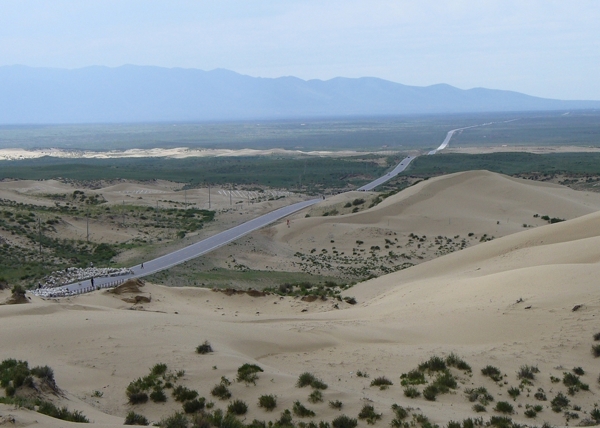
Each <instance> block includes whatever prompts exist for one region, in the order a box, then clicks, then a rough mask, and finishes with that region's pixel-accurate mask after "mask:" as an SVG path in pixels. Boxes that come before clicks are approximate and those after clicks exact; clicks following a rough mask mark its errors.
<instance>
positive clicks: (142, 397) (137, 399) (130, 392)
mask: <svg viewBox="0 0 600 428" xmlns="http://www.w3.org/2000/svg"><path fill="white" fill-rule="evenodd" d="M140 380H141V379H138V380H137V381H133V382H131V383H130V384H129V385H128V386H127V389H126V390H125V394H126V395H127V398H128V399H129V404H142V403H145V402H147V401H148V394H147V393H146V392H145V391H144V389H142V385H141V382H140Z"/></svg>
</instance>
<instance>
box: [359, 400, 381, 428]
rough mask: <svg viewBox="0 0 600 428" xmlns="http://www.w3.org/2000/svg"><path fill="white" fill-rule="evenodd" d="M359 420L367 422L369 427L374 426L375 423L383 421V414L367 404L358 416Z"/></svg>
mask: <svg viewBox="0 0 600 428" xmlns="http://www.w3.org/2000/svg"><path fill="white" fill-rule="evenodd" d="M358 419H361V420H366V421H367V423H368V424H369V425H374V424H375V422H377V421H378V420H379V419H381V414H380V413H377V412H376V411H375V408H374V407H373V406H371V405H370V404H365V405H364V406H363V408H362V409H361V410H360V413H359V414H358Z"/></svg>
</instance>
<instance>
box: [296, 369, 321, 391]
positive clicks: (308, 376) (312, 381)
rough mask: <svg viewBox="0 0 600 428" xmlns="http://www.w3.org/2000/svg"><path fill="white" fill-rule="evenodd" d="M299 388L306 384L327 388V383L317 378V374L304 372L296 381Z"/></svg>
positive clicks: (316, 387) (317, 387)
mask: <svg viewBox="0 0 600 428" xmlns="http://www.w3.org/2000/svg"><path fill="white" fill-rule="evenodd" d="M296 386H297V387H298V388H304V387H305V386H311V387H312V388H314V389H327V384H325V383H324V382H323V381H322V380H320V379H317V378H316V377H315V375H313V374H312V373H309V372H304V373H302V374H301V375H300V376H299V377H298V381H297V382H296Z"/></svg>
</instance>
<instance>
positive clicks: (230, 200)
mask: <svg viewBox="0 0 600 428" xmlns="http://www.w3.org/2000/svg"><path fill="white" fill-rule="evenodd" d="M229 205H230V206H231V205H233V202H232V199H231V185H229Z"/></svg>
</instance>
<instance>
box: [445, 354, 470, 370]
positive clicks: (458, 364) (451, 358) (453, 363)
mask: <svg viewBox="0 0 600 428" xmlns="http://www.w3.org/2000/svg"><path fill="white" fill-rule="evenodd" d="M446 365H448V366H450V367H455V368H457V369H459V370H463V371H466V372H470V371H471V366H470V365H468V364H467V363H466V362H465V360H463V359H462V358H460V357H459V356H458V355H456V354H455V353H454V352H452V353H451V354H450V355H448V356H447V357H446Z"/></svg>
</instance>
